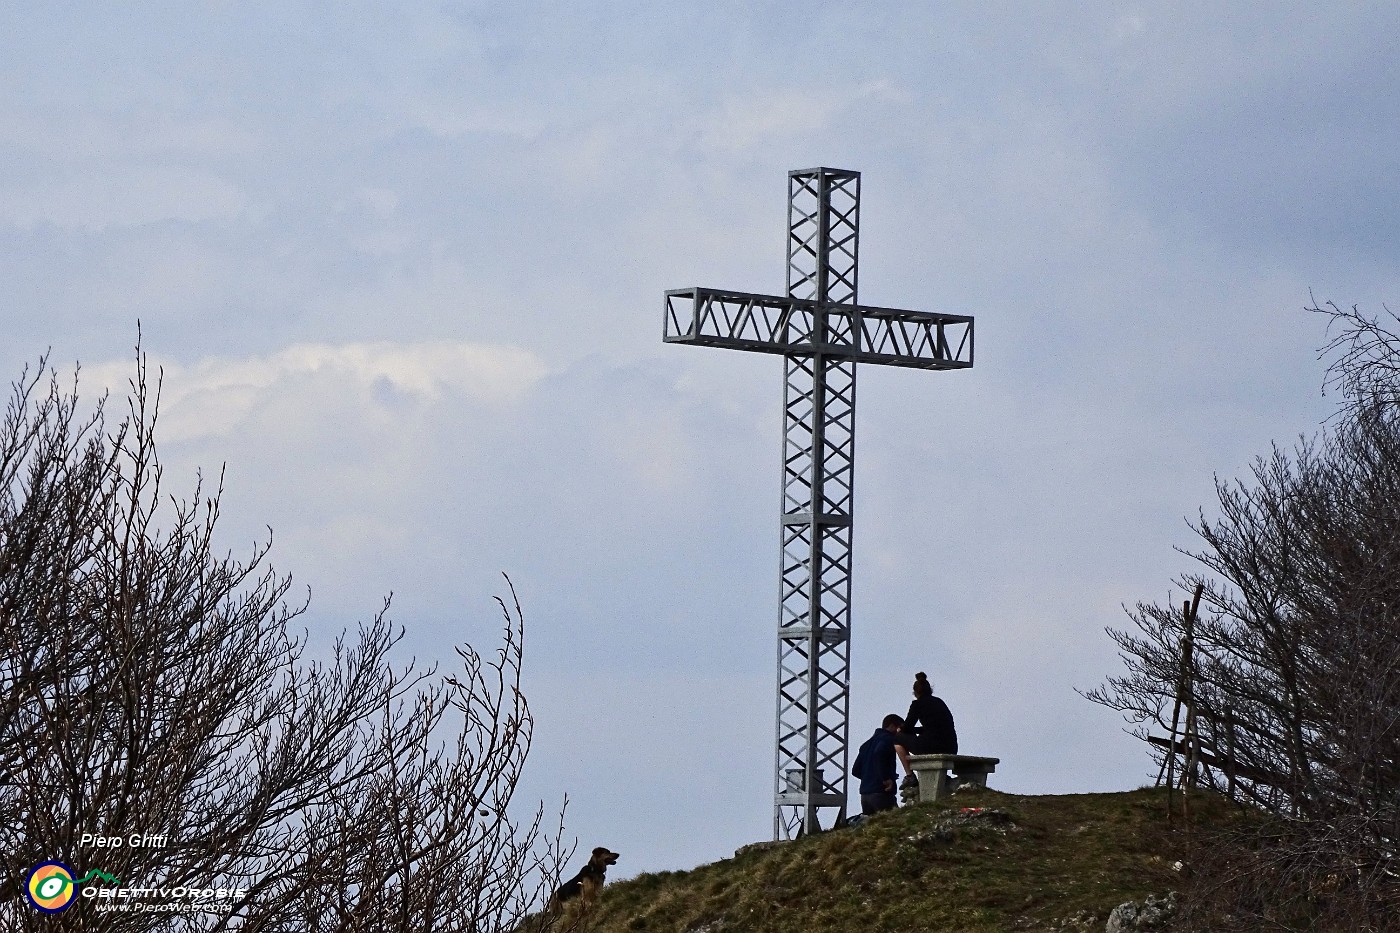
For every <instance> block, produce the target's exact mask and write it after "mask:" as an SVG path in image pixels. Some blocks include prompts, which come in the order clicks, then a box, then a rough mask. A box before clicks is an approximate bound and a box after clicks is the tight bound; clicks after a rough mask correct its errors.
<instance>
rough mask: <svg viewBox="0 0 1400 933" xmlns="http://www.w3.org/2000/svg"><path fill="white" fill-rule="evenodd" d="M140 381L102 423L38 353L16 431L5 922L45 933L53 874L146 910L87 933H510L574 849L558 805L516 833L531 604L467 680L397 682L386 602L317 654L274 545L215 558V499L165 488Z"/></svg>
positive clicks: (3, 570) (90, 915) (7, 590)
mask: <svg viewBox="0 0 1400 933" xmlns="http://www.w3.org/2000/svg"><path fill="white" fill-rule="evenodd" d="M147 378H148V373H147V370H146V365H145V362H144V358H143V357H142V356H141V354H140V351H139V349H138V358H137V366H136V376H135V378H134V379H133V382H132V385H131V390H132V391H131V396H130V400H129V402H128V410H127V412H126V413H125V415H124V416H123V417H122V418H121V419H120V420H119V422H118V423H116V424H115V425H114V426H109V424H108V421H107V419H106V418H105V415H104V409H105V407H106V406H105V405H104V404H101V403H99V404H98V405H97V406H96V407H95V413H94V414H92V415H91V416H89V417H86V418H84V417H80V416H79V414H78V412H79V405H78V401H77V390H76V376H75V384H74V387H73V389H71V390H67V391H65V390H64V389H62V388H61V387H60V385H59V383H58V381H57V379H56V377H55V376H54V374H53V373H52V372H50V371H49V370H48V369H47V367H46V365H45V364H44V363H43V362H42V361H41V363H40V365H39V366H38V367H37V368H35V369H34V370H33V371H32V372H31V371H28V370H26V373H25V375H23V376H22V377H21V379H20V380H19V381H18V382H17V383H16V384H15V389H14V393H13V396H12V398H11V400H10V403H9V407H8V408H7V410H6V412H5V417H4V422H3V425H0V871H3V878H4V880H3V887H2V888H0V918H3V920H4V924H3V926H4V928H5V929H7V930H16V931H19V930H25V929H34V930H38V929H50V928H51V927H50V926H49V925H47V923H46V921H47V920H48V919H49V918H48V917H47V916H46V915H44V914H41V913H39V912H37V911H35V910H34V909H32V908H31V907H30V906H29V905H28V904H27V903H26V901H25V898H24V897H23V890H24V884H25V879H26V877H27V873H28V871H29V868H30V866H33V865H35V864H37V863H39V862H42V861H46V860H55V859H56V860H61V861H64V862H66V863H68V864H69V865H70V866H72V867H73V868H74V869H75V870H76V871H78V872H86V871H88V870H94V869H95V870H100V871H102V872H104V873H106V875H108V876H110V877H113V878H116V879H118V881H119V882H121V885H120V887H124V888H127V889H131V888H139V889H144V890H146V891H148V892H153V893H146V894H140V895H135V896H131V897H123V898H121V899H118V898H117V897H115V896H113V897H107V896H95V897H85V896H79V897H76V898H75V899H74V901H73V903H72V905H71V906H70V907H69V908H67V910H66V912H65V914H64V917H65V920H66V921H74V922H76V924H77V925H80V926H81V928H82V929H92V930H112V931H125V930H154V929H201V930H203V929H237V930H242V931H256V930H289V931H290V930H306V931H323V930H324V931H356V930H376V931H380V930H391V931H392V930H404V931H407V930H424V931H426V930H443V931H459V930H460V931H469V930H470V931H481V933H488V931H496V930H507V929H512V928H514V927H515V925H516V924H517V922H518V920H519V918H521V917H522V916H524V915H525V913H526V912H527V911H528V910H529V909H530V908H531V907H532V905H535V904H537V903H538V902H539V901H540V894H541V893H542V892H543V891H545V890H547V888H548V886H549V885H550V884H551V882H552V881H553V880H555V879H557V877H558V874H559V868H560V865H561V863H562V861H563V860H564V859H565V858H566V857H567V855H568V853H567V852H565V851H563V847H562V845H561V841H560V840H561V835H560V833H561V829H562V812H561V814H560V820H561V823H560V827H561V829H559V830H555V831H553V832H552V833H547V832H545V830H544V813H543V810H542V809H540V808H537V809H535V810H534V811H533V813H532V814H531V815H529V816H528V818H526V819H524V820H523V821H522V820H520V819H518V818H516V817H515V816H513V815H512V807H511V804H512V799H513V796H514V793H515V790H516V787H517V786H518V782H519V780H520V776H521V773H522V769H523V767H524V764H525V759H526V756H527V754H528V752H529V749H530V742H531V733H532V725H533V719H532V717H531V715H530V711H529V707H528V705H527V703H526V701H525V697H524V694H523V693H522V691H521V681H520V670H521V659H522V652H523V621H522V617H521V614H520V607H519V603H518V601H516V600H514V598H513V597H514V589H513V587H512V589H511V593H512V602H511V604H510V605H509V606H508V605H507V604H506V603H504V602H502V603H501V609H502V612H503V614H504V618H505V626H504V641H503V645H502V647H501V648H500V649H499V650H498V651H497V652H496V654H495V656H494V657H493V658H490V659H483V658H482V657H481V656H480V655H479V654H478V653H477V652H476V651H474V650H473V649H472V648H471V647H469V646H464V647H462V648H459V649H458V651H457V653H458V659H457V660H458V661H459V662H460V664H461V670H460V672H459V673H457V674H456V675H455V676H441V675H439V674H437V672H436V670H435V669H432V668H427V669H424V668H420V667H419V666H417V665H416V664H414V663H412V662H410V663H408V664H405V665H401V666H397V667H396V666H395V665H394V664H392V663H391V661H390V653H391V650H392V649H393V647H394V645H395V644H396V643H397V642H398V640H399V639H400V638H401V636H402V634H403V633H402V629H399V628H396V627H395V626H394V625H392V624H391V623H390V622H389V621H388V617H387V609H388V604H387V601H386V604H385V606H384V608H383V609H382V610H381V611H380V612H379V613H378V614H376V615H375V616H374V618H373V619H372V620H371V621H369V622H367V623H364V624H362V625H361V626H359V628H358V630H357V631H356V632H354V633H353V634H343V635H342V636H341V637H340V638H338V639H337V640H336V642H335V644H334V646H333V649H332V650H331V651H330V653H329V658H328V659H325V660H314V659H311V658H310V656H309V655H310V652H309V651H308V649H307V645H306V641H305V637H304V636H300V637H299V636H296V635H294V634H293V633H291V632H290V630H289V625H290V623H291V622H293V620H295V619H296V618H297V616H298V615H299V614H300V613H301V612H302V611H303V610H304V608H305V602H304V601H303V602H301V603H289V602H288V601H287V596H288V594H289V592H290V587H291V581H290V579H289V578H287V577H285V576H279V575H278V574H276V573H275V572H274V571H273V570H272V569H270V568H269V567H267V566H266V557H267V553H268V544H263V545H261V546H258V547H256V548H255V549H254V550H253V552H252V553H251V554H250V555H249V556H248V557H247V558H245V559H243V560H238V559H235V558H234V557H232V556H231V555H223V556H220V555H219V554H218V553H217V552H216V550H215V545H214V531H215V527H216V523H217V520H218V517H219V492H220V489H219V488H215V489H214V490H212V491H209V490H206V489H205V488H204V486H203V484H202V482H201V483H197V484H196V487H195V490H194V494H193V496H192V497H191V498H190V499H189V500H180V499H174V498H171V497H168V496H167V495H166V493H165V490H164V484H163V475H162V470H161V467H160V464H159V461H158V458H157V456H156V447H155V440H154V430H155V426H156V421H157V410H158V396H159V389H158V385H157V386H156V387H154V388H153V387H151V386H149V385H148V382H147ZM507 582H509V581H507ZM98 840H105V841H106V842H105V844H104V843H101V842H99V841H98ZM113 840H117V841H119V843H120V844H118V843H117V842H113ZM75 880H76V879H75ZM94 884H95V885H97V886H98V891H97V892H96V893H98V894H99V895H100V894H101V892H102V890H105V889H106V888H108V887H111V883H108V882H106V881H105V880H103V881H102V882H101V883H100V884H97V883H96V882H95V883H94ZM175 889H182V890H180V891H179V894H178V896H177V895H176V894H173V893H172V891H174V890H175ZM211 889H212V890H213V891H214V892H215V893H214V896H212V897H210V896H207V895H206V894H205V893H204V892H208V891H209V890H211ZM218 889H224V891H225V892H234V893H232V894H227V893H226V896H223V897H220V896H218ZM191 892H196V893H191ZM162 905H174V906H173V907H162ZM189 908H197V909H194V910H189ZM204 908H209V909H208V910H205V909H204ZM215 908H218V909H215ZM177 909H178V910H179V911H181V912H174V911H175V910H177ZM186 911H188V912H186Z"/></svg>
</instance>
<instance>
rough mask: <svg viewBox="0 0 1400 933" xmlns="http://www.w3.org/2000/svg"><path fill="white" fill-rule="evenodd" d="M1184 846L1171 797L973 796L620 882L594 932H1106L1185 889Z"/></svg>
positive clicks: (1211, 810)
mask: <svg viewBox="0 0 1400 933" xmlns="http://www.w3.org/2000/svg"><path fill="white" fill-rule="evenodd" d="M965 807H967V808H982V809H983V812H982V813H980V814H967V813H963V812H962V811H963V808H965ZM1193 811H1194V812H1195V814H1196V819H1197V820H1198V821H1200V822H1204V823H1206V824H1211V823H1214V824H1217V825H1218V824H1220V823H1222V822H1225V821H1229V820H1232V819H1234V816H1233V815H1232V811H1231V808H1230V807H1229V806H1228V805H1226V804H1225V803H1224V802H1223V801H1220V800H1217V799H1212V798H1202V799H1200V800H1199V801H1197V802H1195V803H1194V805H1193ZM1185 837H1186V833H1184V832H1182V831H1180V830H1173V829H1172V828H1170V827H1169V826H1168V825H1167V819H1166V801H1165V796H1164V792H1162V791H1156V790H1151V789H1144V790H1138V791H1130V792H1127V793H1119V794H1073V795H1065V796H1043V797H1022V796H1014V795H1009V794H1001V793H998V792H996V791H994V790H980V789H968V790H966V791H963V792H961V793H959V794H957V795H955V796H954V798H953V799H952V801H951V802H950V803H949V804H947V805H943V804H937V805H926V806H918V807H911V808H906V809H901V810H898V811H894V812H891V813H887V814H881V815H880V816H877V817H875V818H874V819H871V820H869V821H867V822H866V823H865V824H864V825H862V826H859V827H856V828H852V829H844V830H839V831H834V832H826V833H822V834H820V835H817V836H813V837H810V838H807V839H801V840H798V841H796V842H791V843H785V844H783V845H780V846H775V847H772V848H767V849H762V850H758V851H749V852H745V853H743V854H742V855H738V856H736V857H734V858H731V859H723V860H721V861H719V862H716V863H714V864H711V865H702V866H700V867H699V868H696V869H694V870H692V871H688V872H662V873H659V874H645V875H640V876H638V877H636V878H633V879H630V880H628V881H624V882H620V883H616V884H613V885H610V886H609V887H608V888H607V889H606V890H605V892H604V894H603V897H602V899H601V900H600V901H599V904H598V908H597V910H596V912H595V914H594V916H593V917H592V918H591V919H592V923H591V924H590V925H589V930H590V931H591V933H622V931H628V933H635V931H645V933H749V931H752V933H787V931H792V933H808V931H826V930H832V931H836V930H840V931H848V930H855V931H860V933H880V931H890V933H916V931H924V930H927V931H939V933H956V931H968V933H971V931H978V933H990V931H1018V930H1026V931H1030V930H1075V929H1081V928H1084V929H1088V928H1089V927H1088V926H1087V924H1089V923H1091V922H1092V923H1093V924H1094V927H1093V928H1094V929H1100V930H1101V929H1102V928H1103V923H1104V921H1106V919H1107V917H1108V914H1109V912H1110V911H1111V910H1112V909H1113V908H1114V907H1115V906H1117V905H1118V904H1120V903H1122V902H1124V901H1127V900H1141V899H1143V898H1145V897H1146V896H1147V895H1149V894H1162V893H1164V892H1166V891H1167V890H1169V889H1171V888H1174V887H1179V886H1180V882H1181V878H1180V876H1179V875H1178V874H1177V873H1176V871H1175V869H1174V868H1173V867H1172V866H1173V863H1174V862H1175V861H1176V860H1177V859H1178V858H1179V857H1180V856H1181V854H1182V853H1183V852H1185V851H1186V849H1187V843H1188V840H1187V839H1186V838H1185ZM1080 924H1085V925H1084V926H1081V925H1080Z"/></svg>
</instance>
